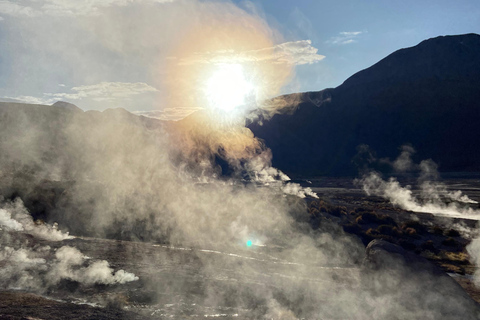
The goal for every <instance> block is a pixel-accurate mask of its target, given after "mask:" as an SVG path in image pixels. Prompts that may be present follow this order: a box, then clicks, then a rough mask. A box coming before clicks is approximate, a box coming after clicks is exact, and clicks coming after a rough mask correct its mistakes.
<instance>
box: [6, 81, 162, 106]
mask: <svg viewBox="0 0 480 320" xmlns="http://www.w3.org/2000/svg"><path fill="white" fill-rule="evenodd" d="M70 91H71V92H60V93H44V94H43V96H42V97H34V96H16V97H2V98H0V100H4V101H15V102H23V103H32V104H47V105H49V104H52V103H54V102H56V101H58V100H67V101H71V100H82V99H92V100H94V101H115V100H125V99H128V98H131V97H133V96H136V95H140V94H144V93H152V92H156V91H158V90H157V89H156V88H154V87H152V86H149V85H148V84H146V83H143V82H133V83H132V82H101V83H98V84H94V85H86V86H78V87H73V88H72V89H71V90H70Z"/></svg>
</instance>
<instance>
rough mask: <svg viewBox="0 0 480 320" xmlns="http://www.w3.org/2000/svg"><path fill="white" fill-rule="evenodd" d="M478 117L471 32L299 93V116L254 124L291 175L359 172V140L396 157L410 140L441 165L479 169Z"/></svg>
mask: <svg viewBox="0 0 480 320" xmlns="http://www.w3.org/2000/svg"><path fill="white" fill-rule="evenodd" d="M479 120H480V36H479V35H477V34H467V35H459V36H444V37H437V38H433V39H429V40H425V41H423V42H421V43H420V44H418V45H417V46H415V47H411V48H407V49H402V50H399V51H396V52H394V53H392V54H391V55H389V56H388V57H386V58H385V59H383V60H381V61H380V62H378V63H377V64H375V65H373V66H372V67H370V68H368V69H365V70H363V71H360V72H358V73H357V74H355V75H353V76H352V77H350V78H349V79H347V80H346V81H345V82H344V83H343V84H342V85H340V86H339V87H337V88H335V89H326V90H323V91H320V92H310V93H304V94H301V102H300V104H299V105H298V108H297V111H296V112H295V113H294V114H293V115H287V114H281V115H276V116H274V117H273V118H272V119H271V120H270V121H268V122H265V123H264V125H263V126H261V125H258V124H255V123H254V124H251V125H250V128H251V130H252V131H253V132H254V134H255V135H256V136H258V137H260V138H262V139H264V140H265V142H266V144H267V146H269V147H270V148H271V149H272V151H273V155H274V157H273V165H274V166H276V167H278V168H280V169H282V170H284V171H286V172H287V173H290V174H293V175H312V174H331V175H345V174H355V172H356V170H357V169H356V168H355V165H354V164H353V163H352V159H353V158H354V156H355V154H356V153H357V146H359V145H361V144H367V145H369V146H370V147H371V148H372V149H373V150H375V151H376V152H377V154H378V156H379V157H390V158H394V157H396V156H397V155H398V148H399V147H400V146H401V145H402V144H406V143H408V144H411V145H413V146H414V147H415V149H416V150H417V151H418V152H417V154H416V157H417V158H418V159H426V158H432V159H433V160H434V161H436V162H437V163H439V164H440V169H441V170H442V171H480V147H479V146H478V142H479V141H480V126H479Z"/></svg>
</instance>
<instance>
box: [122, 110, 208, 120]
mask: <svg viewBox="0 0 480 320" xmlns="http://www.w3.org/2000/svg"><path fill="white" fill-rule="evenodd" d="M199 110H201V108H165V109H163V110H149V111H133V112H132V113H133V114H136V115H139V116H144V117H148V118H154V119H159V120H172V121H177V120H181V119H183V118H185V117H187V116H188V115H190V114H192V113H194V112H196V111H199Z"/></svg>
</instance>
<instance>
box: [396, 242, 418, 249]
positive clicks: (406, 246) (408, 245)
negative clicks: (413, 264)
mask: <svg viewBox="0 0 480 320" xmlns="http://www.w3.org/2000/svg"><path fill="white" fill-rule="evenodd" d="M398 244H399V245H400V246H401V247H402V248H403V249H405V250H409V251H413V250H415V249H416V248H417V246H416V245H415V243H413V242H410V241H408V240H404V239H400V240H399V241H398Z"/></svg>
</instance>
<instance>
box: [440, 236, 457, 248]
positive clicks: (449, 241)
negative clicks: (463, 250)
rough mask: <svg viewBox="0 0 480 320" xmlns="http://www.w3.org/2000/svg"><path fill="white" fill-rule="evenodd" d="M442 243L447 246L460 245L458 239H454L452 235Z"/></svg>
mask: <svg viewBox="0 0 480 320" xmlns="http://www.w3.org/2000/svg"><path fill="white" fill-rule="evenodd" d="M442 244H443V245H444V246H447V247H456V246H458V245H460V243H458V241H457V240H455V239H453V238H452V237H448V238H447V239H445V240H443V241H442Z"/></svg>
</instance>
